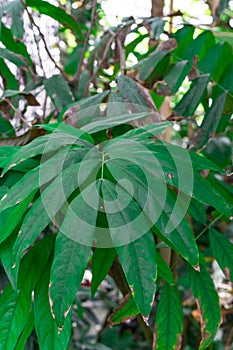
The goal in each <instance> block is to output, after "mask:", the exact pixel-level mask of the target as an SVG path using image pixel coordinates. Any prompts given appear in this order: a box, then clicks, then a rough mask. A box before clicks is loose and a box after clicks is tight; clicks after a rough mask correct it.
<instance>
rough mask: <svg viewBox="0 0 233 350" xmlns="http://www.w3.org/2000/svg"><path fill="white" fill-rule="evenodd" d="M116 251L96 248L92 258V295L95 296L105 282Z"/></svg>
mask: <svg viewBox="0 0 233 350" xmlns="http://www.w3.org/2000/svg"><path fill="white" fill-rule="evenodd" d="M115 256H116V251H115V249H114V248H95V249H94V253H93V256H92V280H91V294H92V297H93V296H94V295H95V293H96V291H97V289H98V287H99V285H100V283H101V282H102V281H103V280H104V278H105V277H106V275H107V273H108V272H109V270H110V268H111V266H112V263H113V261H114V258H115Z"/></svg>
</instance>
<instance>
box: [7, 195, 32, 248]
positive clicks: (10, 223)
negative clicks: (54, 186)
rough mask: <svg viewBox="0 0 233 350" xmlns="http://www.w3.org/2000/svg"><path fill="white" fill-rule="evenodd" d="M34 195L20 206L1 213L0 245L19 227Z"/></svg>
mask: <svg viewBox="0 0 233 350" xmlns="http://www.w3.org/2000/svg"><path fill="white" fill-rule="evenodd" d="M34 195H35V192H32V193H30V194H29V196H28V197H26V198H25V199H24V200H23V201H22V202H20V203H19V204H18V205H16V206H14V207H11V208H8V209H6V210H4V211H3V212H0V243H2V242H3V241H4V240H5V239H6V238H7V237H8V236H9V235H10V234H11V233H12V232H13V231H14V229H15V228H16V227H17V226H18V225H19V223H20V222H21V220H22V218H23V215H24V214H25V212H26V210H27V208H28V205H29V204H30V203H31V201H32V200H33V197H34Z"/></svg>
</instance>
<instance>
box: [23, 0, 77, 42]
mask: <svg viewBox="0 0 233 350" xmlns="http://www.w3.org/2000/svg"><path fill="white" fill-rule="evenodd" d="M26 5H27V6H30V7H32V8H33V9H34V10H37V11H38V12H40V13H41V14H44V15H47V16H49V17H52V18H53V19H55V20H56V21H58V22H60V23H61V24H63V25H64V26H65V27H68V28H70V29H73V30H74V31H75V32H76V33H77V35H78V37H79V38H80V39H81V40H84V37H83V35H82V32H81V28H80V26H79V24H78V23H77V22H76V21H75V19H74V18H73V17H71V16H70V15H69V14H68V13H66V12H65V11H64V10H63V9H62V8H61V7H58V6H54V5H52V4H50V3H48V2H47V1H42V0H26Z"/></svg>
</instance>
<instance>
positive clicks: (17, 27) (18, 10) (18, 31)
mask: <svg viewBox="0 0 233 350" xmlns="http://www.w3.org/2000/svg"><path fill="white" fill-rule="evenodd" d="M22 12H23V5H22V3H21V1H20V0H13V1H10V2H6V3H5V4H2V5H1V9H0V31H1V22H2V17H3V15H4V14H6V15H10V16H11V19H12V33H13V35H14V36H15V37H16V38H21V37H22V36H23V32H24V29H23V21H22V20H21V14H22Z"/></svg>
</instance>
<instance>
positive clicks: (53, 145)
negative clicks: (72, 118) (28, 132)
mask: <svg viewBox="0 0 233 350" xmlns="http://www.w3.org/2000/svg"><path fill="white" fill-rule="evenodd" d="M78 133H79V132H78V131H77V134H78ZM82 138H83V139H82ZM0 144H1V143H0ZM78 145H80V146H82V147H84V148H87V149H88V148H90V147H92V146H91V144H90V142H85V133H84V132H80V139H78V138H77V137H76V136H73V135H71V134H69V133H64V132H56V133H52V134H49V135H44V136H41V137H39V138H36V139H35V140H33V141H32V142H31V143H30V144H28V145H26V146H24V147H21V148H20V149H19V151H18V152H17V153H15V154H14V155H13V156H12V157H10V158H9V160H8V162H6V164H5V166H4V170H3V173H2V174H5V173H6V172H7V171H8V170H9V169H11V168H12V167H14V166H15V165H17V164H19V163H21V162H23V161H24V160H26V159H28V158H32V157H35V156H37V155H41V154H42V155H43V157H44V158H45V157H46V156H45V154H46V153H50V152H54V151H57V150H59V149H60V148H64V146H77V147H78Z"/></svg>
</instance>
